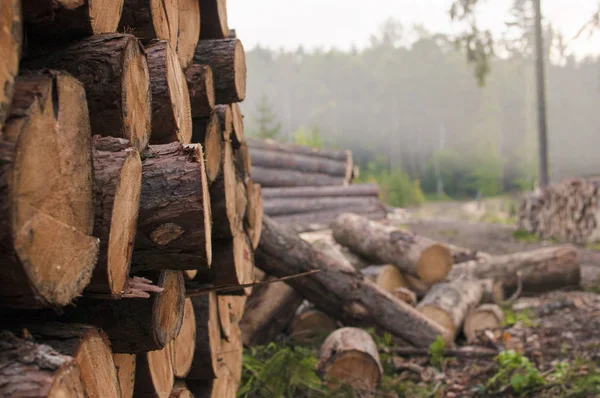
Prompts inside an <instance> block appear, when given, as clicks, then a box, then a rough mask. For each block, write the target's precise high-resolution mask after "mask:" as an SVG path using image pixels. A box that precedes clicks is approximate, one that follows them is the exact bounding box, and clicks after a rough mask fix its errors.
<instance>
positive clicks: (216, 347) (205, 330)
mask: <svg viewBox="0 0 600 398" xmlns="http://www.w3.org/2000/svg"><path fill="white" fill-rule="evenodd" d="M192 304H193V306H194V315H195V317H196V347H195V350H194V359H193V361H192V367H191V370H190V373H189V374H188V376H187V378H188V379H189V380H212V379H214V378H215V377H216V376H217V375H218V372H217V371H218V366H219V361H220V353H221V331H220V330H219V309H218V303H217V294H216V293H214V292H212V293H209V294H205V295H203V296H199V297H193V298H192Z"/></svg>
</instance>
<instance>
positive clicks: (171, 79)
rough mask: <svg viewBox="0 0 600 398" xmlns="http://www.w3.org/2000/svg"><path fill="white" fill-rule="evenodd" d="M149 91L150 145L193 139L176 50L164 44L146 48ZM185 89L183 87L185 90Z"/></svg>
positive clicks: (187, 97)
mask: <svg viewBox="0 0 600 398" xmlns="http://www.w3.org/2000/svg"><path fill="white" fill-rule="evenodd" d="M146 59H147V60H148V69H149V71H150V87H151V88H152V136H151V138H150V141H151V143H152V144H168V143H171V142H174V141H179V142H182V143H184V144H189V143H190V141H191V139H192V117H191V109H190V96H189V93H188V88H187V82H186V80H185V75H184V74H183V72H182V70H181V65H180V64H179V59H178V58H177V54H176V53H175V50H174V49H173V48H172V47H171V46H170V45H169V43H168V42H167V41H165V40H161V41H157V42H153V43H152V44H150V45H148V46H147V47H146ZM184 86H185V87H184Z"/></svg>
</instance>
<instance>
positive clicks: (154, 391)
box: [134, 346, 175, 398]
mask: <svg viewBox="0 0 600 398" xmlns="http://www.w3.org/2000/svg"><path fill="white" fill-rule="evenodd" d="M138 358H141V359H140V360H139V363H138V365H137V369H136V375H135V378H136V379H135V393H134V396H140V397H142V396H153V397H158V398H168V397H169V394H171V389H172V388H173V383H174V382H175V378H174V377H173V365H172V362H171V361H172V359H171V352H170V346H167V347H165V348H163V349H162V350H156V351H150V352H147V353H144V354H140V355H139V356H138Z"/></svg>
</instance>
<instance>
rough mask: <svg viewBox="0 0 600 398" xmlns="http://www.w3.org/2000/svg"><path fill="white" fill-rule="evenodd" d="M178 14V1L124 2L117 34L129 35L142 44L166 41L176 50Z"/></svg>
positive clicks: (132, 0)
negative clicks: (158, 40) (156, 40)
mask: <svg viewBox="0 0 600 398" xmlns="http://www.w3.org/2000/svg"><path fill="white" fill-rule="evenodd" d="M179 14H180V12H179V1H178V0H124V2H123V13H122V15H121V21H120V22H119V32H128V33H131V34H133V35H135V36H136V37H137V38H138V39H140V40H141V41H142V43H144V44H148V43H150V41H152V40H154V39H160V40H167V41H168V42H169V44H171V47H173V48H177V38H178V37H177V36H178V34H179V18H180V16H179Z"/></svg>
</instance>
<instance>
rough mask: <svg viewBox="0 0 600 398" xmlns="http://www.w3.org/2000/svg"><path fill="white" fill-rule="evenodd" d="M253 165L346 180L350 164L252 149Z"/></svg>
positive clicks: (315, 157)
mask: <svg viewBox="0 0 600 398" xmlns="http://www.w3.org/2000/svg"><path fill="white" fill-rule="evenodd" d="M250 156H251V157H252V164H253V165H255V166H259V167H264V168H270V169H285V170H295V171H301V172H303V173H321V174H327V175H330V176H332V177H342V178H346V175H347V173H348V163H347V162H345V161H344V162H340V161H337V160H331V159H326V158H321V157H318V156H310V155H302V154H294V153H285V152H278V151H270V150H265V149H259V148H252V147H250Z"/></svg>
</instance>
